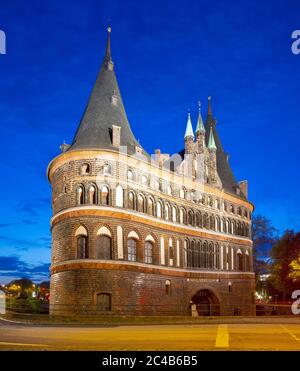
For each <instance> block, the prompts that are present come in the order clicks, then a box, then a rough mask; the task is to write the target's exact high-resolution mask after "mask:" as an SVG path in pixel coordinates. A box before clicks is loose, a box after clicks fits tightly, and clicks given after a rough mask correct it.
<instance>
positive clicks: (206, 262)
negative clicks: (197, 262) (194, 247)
mask: <svg viewBox="0 0 300 371" xmlns="http://www.w3.org/2000/svg"><path fill="white" fill-rule="evenodd" d="M203 257H204V259H203V267H204V268H208V266H209V254H208V245H207V242H206V241H205V242H204V243H203Z"/></svg>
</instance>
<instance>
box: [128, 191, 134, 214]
mask: <svg viewBox="0 0 300 371" xmlns="http://www.w3.org/2000/svg"><path fill="white" fill-rule="evenodd" d="M128 209H130V210H135V195H134V193H133V192H132V191H130V192H129V193H128Z"/></svg>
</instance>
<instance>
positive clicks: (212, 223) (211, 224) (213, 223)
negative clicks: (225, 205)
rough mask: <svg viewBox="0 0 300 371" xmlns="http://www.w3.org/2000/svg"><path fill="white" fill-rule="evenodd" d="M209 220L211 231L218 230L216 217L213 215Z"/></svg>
mask: <svg viewBox="0 0 300 371" xmlns="http://www.w3.org/2000/svg"><path fill="white" fill-rule="evenodd" d="M209 219H210V223H209V224H210V229H213V230H215V229H216V219H215V217H214V216H213V215H211V216H210V217H209Z"/></svg>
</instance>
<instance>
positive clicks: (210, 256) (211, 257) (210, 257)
mask: <svg viewBox="0 0 300 371" xmlns="http://www.w3.org/2000/svg"><path fill="white" fill-rule="evenodd" d="M208 268H210V269H213V268H214V244H213V243H212V242H211V243H210V244H209V247H208Z"/></svg>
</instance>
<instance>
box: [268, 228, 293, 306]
mask: <svg viewBox="0 0 300 371" xmlns="http://www.w3.org/2000/svg"><path fill="white" fill-rule="evenodd" d="M299 249H300V233H297V234H296V233H295V232H294V231H292V230H287V231H285V233H284V234H283V236H282V237H281V238H280V239H279V240H278V241H277V242H276V243H275V245H274V246H273V248H272V250H271V258H272V274H271V277H270V282H271V283H272V285H273V286H274V287H275V289H276V290H278V291H279V292H281V293H282V294H283V301H286V298H287V295H290V294H291V293H292V291H293V290H294V289H295V288H296V287H295V280H294V279H293V277H291V269H292V267H291V263H292V262H293V261H294V260H296V259H297V258H298V256H299ZM295 267H296V268H297V265H295Z"/></svg>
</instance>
